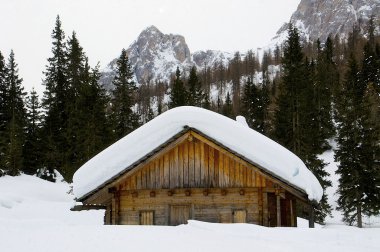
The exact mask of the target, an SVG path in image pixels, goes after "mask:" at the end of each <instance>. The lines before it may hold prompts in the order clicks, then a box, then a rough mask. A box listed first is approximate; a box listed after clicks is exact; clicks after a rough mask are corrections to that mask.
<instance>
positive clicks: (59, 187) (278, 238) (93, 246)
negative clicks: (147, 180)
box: [0, 152, 380, 252]
mask: <svg viewBox="0 0 380 252" xmlns="http://www.w3.org/2000/svg"><path fill="white" fill-rule="evenodd" d="M322 157H323V158H324V159H325V160H326V161H327V162H330V164H329V166H328V170H329V172H330V174H332V179H333V188H331V189H329V190H328V193H329V195H330V196H331V195H332V197H330V203H331V204H333V205H334V206H335V202H334V200H336V198H337V195H334V192H335V190H336V179H337V177H336V175H334V171H335V170H336V164H335V163H334V162H333V152H326V153H325V154H324V155H323V156H322ZM69 191H70V186H69V185H68V184H67V183H64V182H57V183H51V182H47V181H44V180H41V179H39V178H36V177H33V176H27V175H21V176H18V177H9V176H5V177H1V178H0V251H4V252H24V251H28V252H45V251H46V252H47V251H49V252H51V251H54V252H61V251H62V252H67V251H70V252H83V251H91V252H97V251H99V252H100V251H102V252H103V251H111V250H112V249H114V250H118V251H119V250H120V251H155V252H159V251H165V252H168V251H218V252H223V251H253V250H263V251H268V252H270V251H281V252H284V251H292V252H293V251H302V252H303V251H309V252H313V251H345V252H350V251H369V252H370V251H380V239H379V237H380V224H379V222H377V224H376V223H374V222H372V225H371V228H363V229H358V228H356V227H349V226H346V225H343V224H342V223H341V221H340V216H339V213H338V212H334V218H329V219H328V220H327V225H325V226H319V225H317V227H316V228H315V229H309V228H307V226H308V222H307V221H306V220H303V219H298V226H299V228H266V227H261V226H257V225H252V224H211V223H203V222H198V221H189V224H187V225H180V226H177V227H164V226H104V225H103V224H102V223H103V214H104V211H82V212H71V211H70V210H69V209H70V207H71V206H72V205H73V195H71V194H68V193H67V192H69Z"/></svg>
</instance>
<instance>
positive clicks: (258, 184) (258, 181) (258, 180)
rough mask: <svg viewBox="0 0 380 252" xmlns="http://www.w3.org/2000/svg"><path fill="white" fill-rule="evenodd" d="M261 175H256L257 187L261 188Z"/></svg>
mask: <svg viewBox="0 0 380 252" xmlns="http://www.w3.org/2000/svg"><path fill="white" fill-rule="evenodd" d="M260 177H261V175H260V174H256V186H257V187H261V178H260Z"/></svg>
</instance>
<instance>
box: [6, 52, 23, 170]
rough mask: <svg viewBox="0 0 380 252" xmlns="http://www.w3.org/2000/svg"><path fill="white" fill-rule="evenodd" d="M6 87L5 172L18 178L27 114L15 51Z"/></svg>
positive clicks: (11, 55)
mask: <svg viewBox="0 0 380 252" xmlns="http://www.w3.org/2000/svg"><path fill="white" fill-rule="evenodd" d="M6 68H7V71H6V74H5V85H7V90H8V96H7V101H6V102H5V104H6V106H7V110H6V113H7V115H8V116H7V118H8V121H7V125H6V129H5V130H6V135H5V136H6V137H7V138H6V139H7V140H6V141H7V147H6V152H5V166H4V168H5V169H4V170H5V172H6V173H7V174H8V175H11V176H16V175H18V174H19V173H20V171H21V169H22V162H23V158H22V157H23V145H24V141H25V122H26V113H25V107H24V100H23V99H24V96H25V92H24V88H23V87H22V79H21V78H20V77H19V76H18V68H17V64H16V62H15V57H14V53H13V51H11V53H10V55H9V59H8V63H7V65H6Z"/></svg>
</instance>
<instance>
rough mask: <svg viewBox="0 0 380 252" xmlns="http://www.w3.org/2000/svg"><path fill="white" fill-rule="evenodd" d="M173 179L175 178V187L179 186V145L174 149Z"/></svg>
mask: <svg viewBox="0 0 380 252" xmlns="http://www.w3.org/2000/svg"><path fill="white" fill-rule="evenodd" d="M172 170H173V176H172V177H173V180H174V184H173V185H174V188H178V187H179V168H178V146H176V147H175V148H174V151H173V167H172Z"/></svg>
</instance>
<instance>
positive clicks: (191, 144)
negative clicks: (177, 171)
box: [189, 141, 195, 187]
mask: <svg viewBox="0 0 380 252" xmlns="http://www.w3.org/2000/svg"><path fill="white" fill-rule="evenodd" d="M194 164H195V161H194V141H190V142H189V186H190V187H193V186H195V177H194V176H195V175H194Z"/></svg>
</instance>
